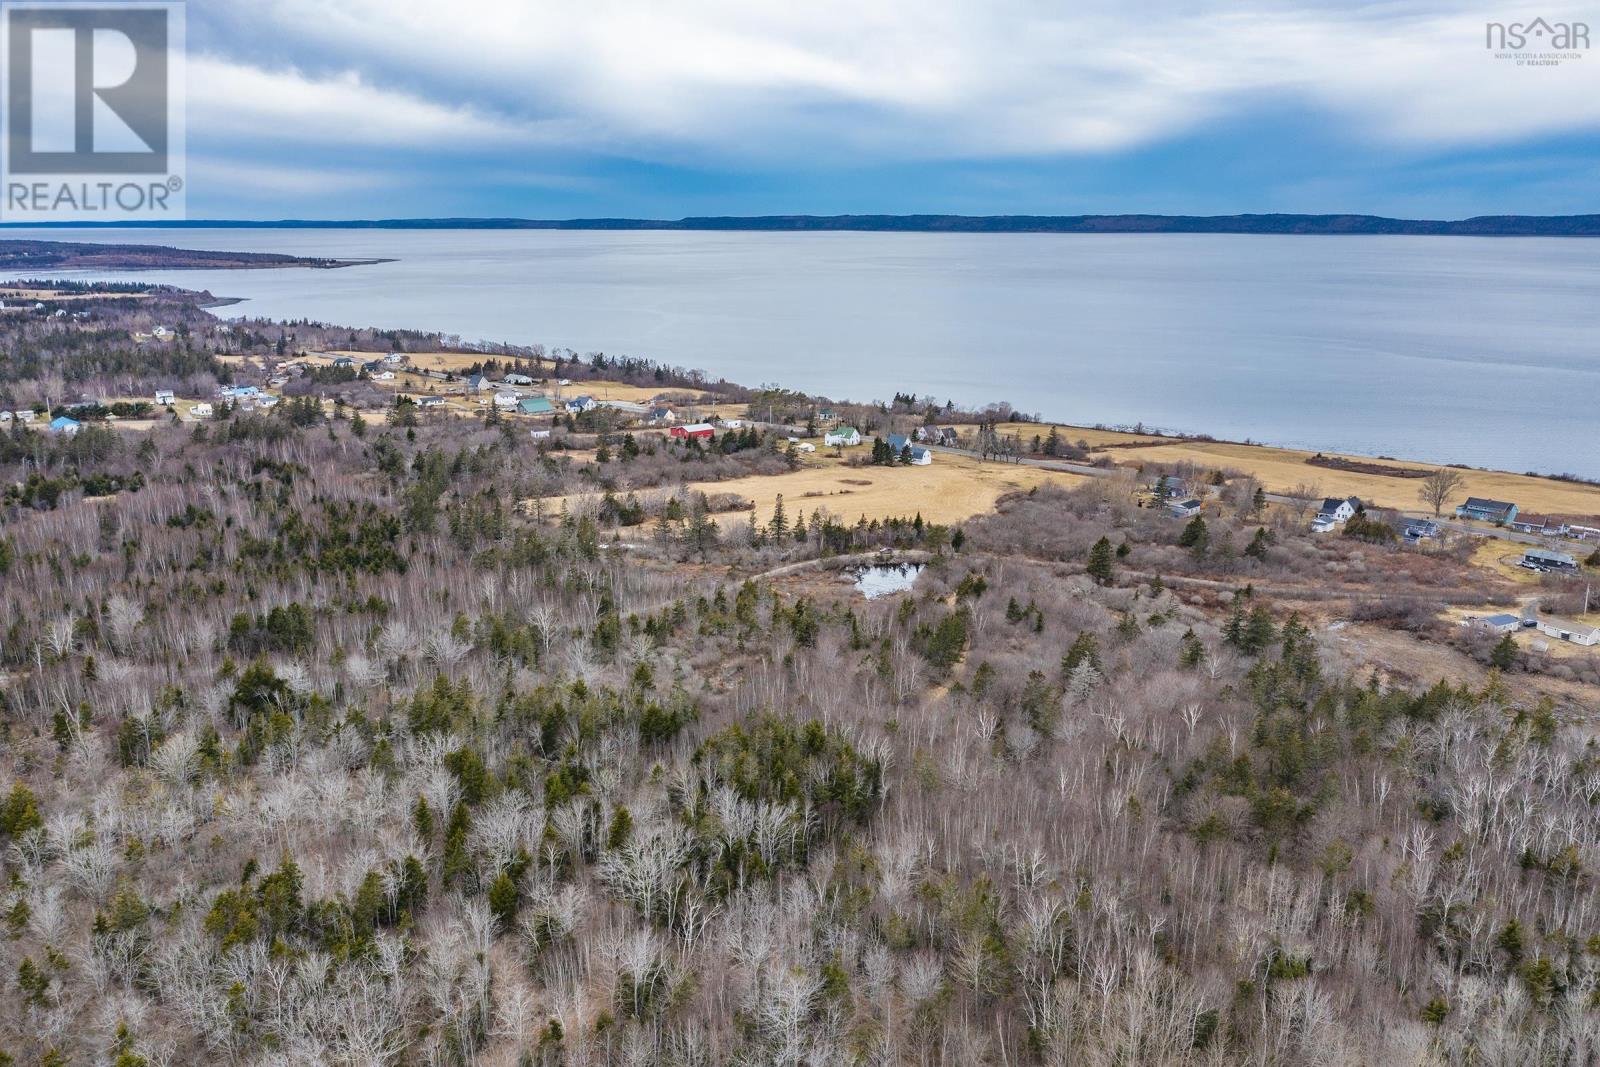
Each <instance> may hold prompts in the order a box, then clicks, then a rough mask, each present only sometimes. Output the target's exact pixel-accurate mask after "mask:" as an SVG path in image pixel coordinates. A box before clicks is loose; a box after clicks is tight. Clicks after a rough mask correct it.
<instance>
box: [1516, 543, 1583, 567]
mask: <svg viewBox="0 0 1600 1067" xmlns="http://www.w3.org/2000/svg"><path fill="white" fill-rule="evenodd" d="M1522 565H1523V566H1524V567H1526V568H1528V569H1529V570H1534V571H1558V572H1573V571H1576V570H1577V569H1578V561H1577V560H1576V559H1574V558H1573V557H1572V556H1569V555H1567V554H1566V553H1565V552H1551V551H1550V550H1548V549H1544V548H1530V549H1528V550H1527V551H1525V552H1523V553H1522Z"/></svg>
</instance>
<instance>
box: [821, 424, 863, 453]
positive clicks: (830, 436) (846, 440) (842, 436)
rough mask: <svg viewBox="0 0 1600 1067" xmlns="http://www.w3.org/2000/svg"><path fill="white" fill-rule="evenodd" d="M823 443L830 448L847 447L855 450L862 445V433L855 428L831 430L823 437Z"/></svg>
mask: <svg viewBox="0 0 1600 1067" xmlns="http://www.w3.org/2000/svg"><path fill="white" fill-rule="evenodd" d="M822 443H823V444H825V445H827V446H828V447H829V448H835V447H841V446H845V445H849V446H850V447H852V448H853V447H855V446H856V445H859V444H860V443H861V431H860V430H857V429H856V428H855V427H854V426H843V427H840V428H839V429H837V430H829V431H828V432H827V433H825V434H823V435H822Z"/></svg>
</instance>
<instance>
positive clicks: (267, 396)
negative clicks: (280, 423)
mask: <svg viewBox="0 0 1600 1067" xmlns="http://www.w3.org/2000/svg"><path fill="white" fill-rule="evenodd" d="M255 399H256V407H261V408H273V407H277V406H278V398H277V397H275V396H273V395H272V394H271V393H262V394H261V395H260V396H258V397H256V398H255Z"/></svg>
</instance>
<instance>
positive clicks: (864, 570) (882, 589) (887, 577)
mask: <svg viewBox="0 0 1600 1067" xmlns="http://www.w3.org/2000/svg"><path fill="white" fill-rule="evenodd" d="M923 566H924V565H923V564H921V563H875V564H873V565H872V566H870V567H857V568H856V569H854V570H852V571H851V572H850V573H851V574H852V575H853V576H854V577H855V580H856V591H857V592H859V593H860V594H861V595H862V596H864V597H866V598H867V599H868V600H875V599H877V598H878V597H880V596H890V595H892V594H894V593H903V592H905V591H906V590H907V589H910V588H911V586H912V585H913V584H914V583H915V582H916V580H917V575H919V574H921V573H922V568H923Z"/></svg>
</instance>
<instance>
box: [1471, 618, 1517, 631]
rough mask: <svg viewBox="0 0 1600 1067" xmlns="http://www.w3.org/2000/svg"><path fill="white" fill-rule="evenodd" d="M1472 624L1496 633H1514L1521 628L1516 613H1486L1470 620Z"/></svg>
mask: <svg viewBox="0 0 1600 1067" xmlns="http://www.w3.org/2000/svg"><path fill="white" fill-rule="evenodd" d="M1470 621H1471V622H1472V623H1473V625H1475V626H1478V627H1481V628H1482V629H1485V630H1489V631H1491V632H1493V633H1497V634H1514V633H1516V632H1517V631H1518V630H1520V629H1522V619H1521V618H1520V617H1519V616H1516V615H1505V614H1501V615H1486V616H1484V617H1483V618H1481V619H1472V620H1470Z"/></svg>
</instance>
